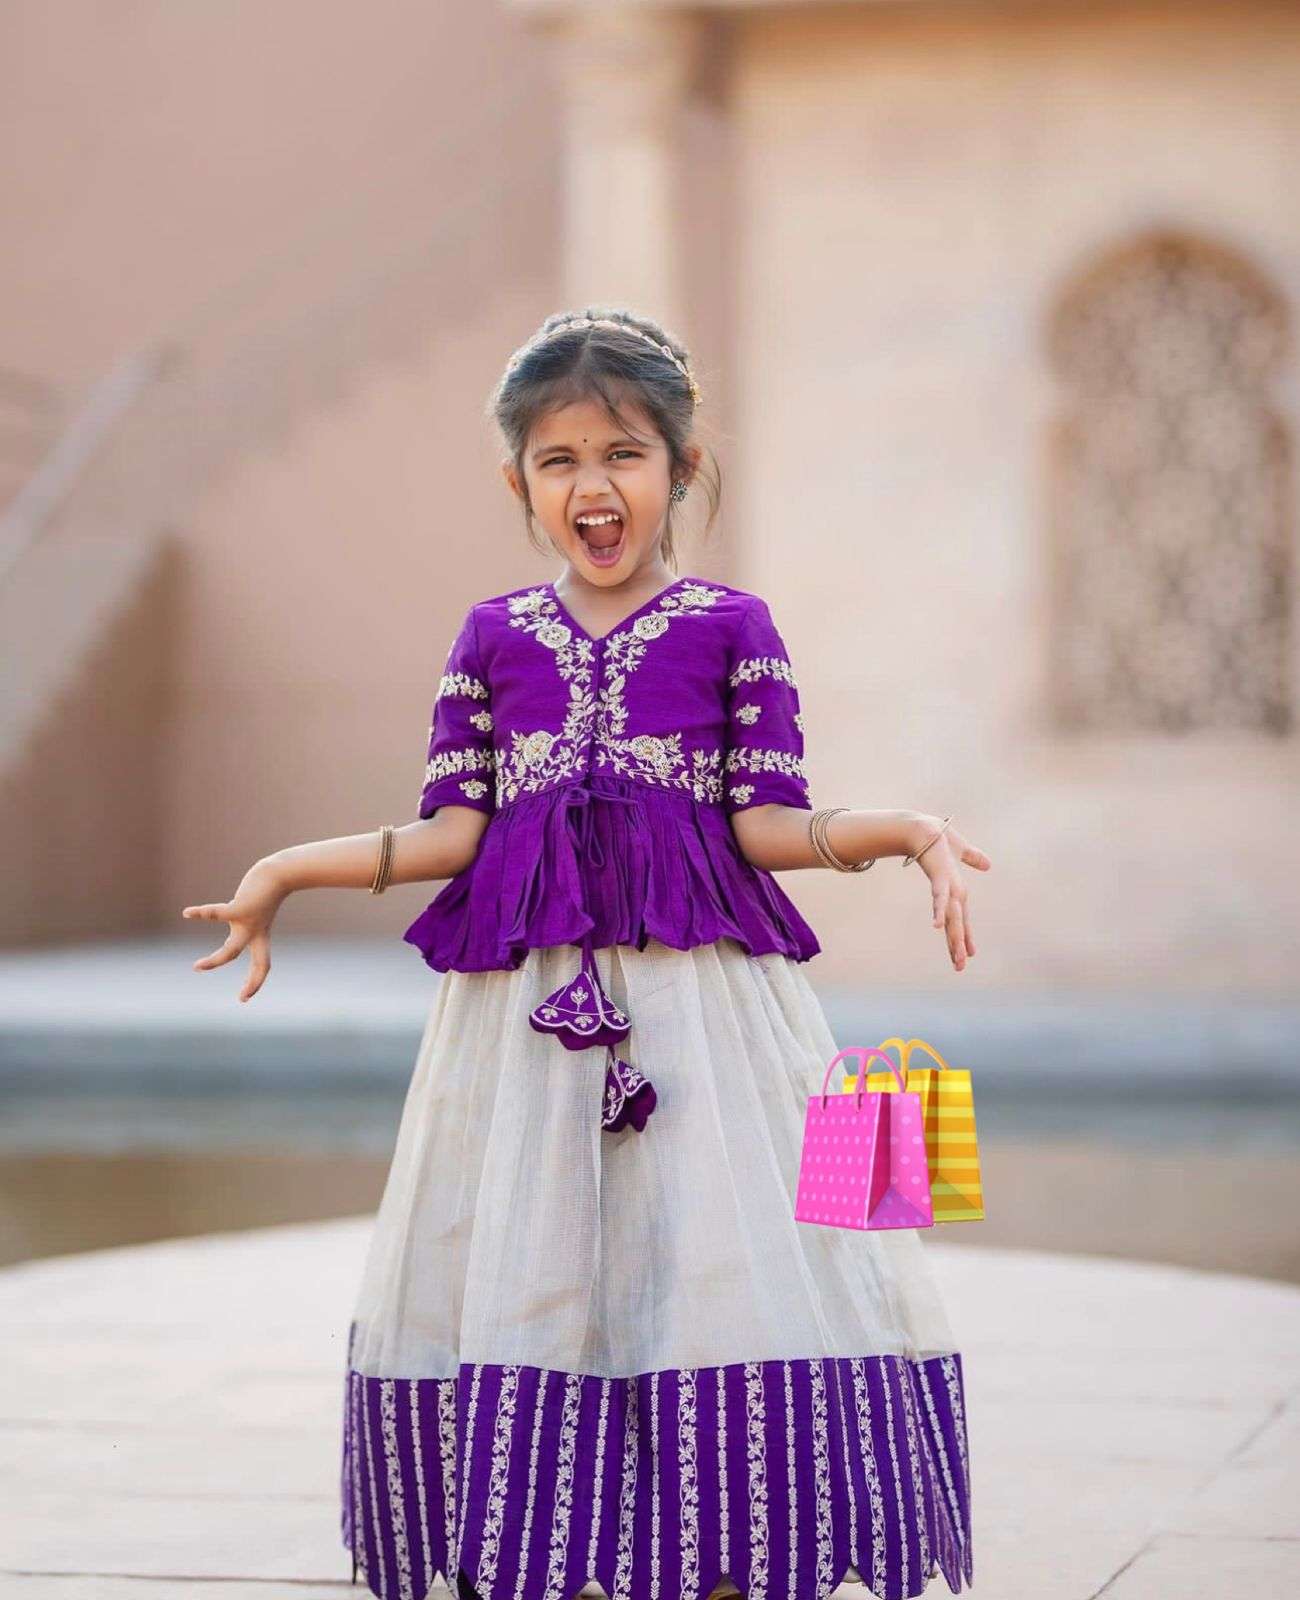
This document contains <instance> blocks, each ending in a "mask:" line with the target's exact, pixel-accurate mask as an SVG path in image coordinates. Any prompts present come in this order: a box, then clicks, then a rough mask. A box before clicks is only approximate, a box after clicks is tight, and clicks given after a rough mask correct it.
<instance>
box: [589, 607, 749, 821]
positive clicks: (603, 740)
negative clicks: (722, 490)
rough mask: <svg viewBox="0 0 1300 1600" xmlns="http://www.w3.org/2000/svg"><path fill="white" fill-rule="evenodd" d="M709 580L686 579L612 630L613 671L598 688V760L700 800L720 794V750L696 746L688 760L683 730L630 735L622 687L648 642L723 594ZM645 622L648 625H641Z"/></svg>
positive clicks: (610, 655)
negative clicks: (642, 612)
mask: <svg viewBox="0 0 1300 1600" xmlns="http://www.w3.org/2000/svg"><path fill="white" fill-rule="evenodd" d="M724 592H725V591H724V590H722V589H710V588H709V587H708V585H707V584H703V583H688V584H685V585H683V586H682V587H681V588H680V589H678V590H677V591H676V592H675V593H673V594H666V595H663V596H661V598H660V600H659V609H658V610H657V611H652V612H649V613H648V614H647V615H646V616H642V617H638V618H637V619H636V621H635V622H633V623H632V625H631V626H630V627H629V628H624V629H620V630H619V631H618V632H617V633H612V634H610V636H609V638H608V640H607V641H606V658H607V659H608V661H609V663H610V665H611V667H612V668H613V676H612V677H611V678H610V679H609V681H608V682H607V683H606V684H605V686H604V687H603V688H602V690H601V692H600V698H599V705H598V719H599V720H598V723H597V729H596V737H597V745H596V762H597V764H598V765H599V766H602V767H603V766H608V767H609V768H610V769H611V770H612V771H613V772H615V773H616V774H618V776H620V777H635V778H640V779H641V780H642V781H643V782H647V783H653V784H658V785H660V786H661V787H663V788H673V789H685V790H687V791H688V792H689V793H690V794H693V795H694V796H695V798H696V799H697V800H714V801H718V800H721V799H722V774H721V766H722V752H721V751H720V750H692V751H691V753H690V760H689V762H688V761H687V757H686V753H685V751H684V750H683V749H682V734H681V732H680V731H677V732H674V733H670V734H648V733H639V734H636V735H634V736H633V737H632V738H630V739H629V738H627V737H626V736H625V735H626V729H627V706H626V705H625V704H624V701H623V691H624V689H625V688H626V686H627V679H628V676H629V675H630V674H631V673H633V672H635V671H636V670H637V668H638V667H639V666H640V665H641V663H642V661H643V660H644V659H645V652H646V645H647V644H648V643H649V641H650V640H651V639H657V638H659V637H660V636H661V635H662V634H664V633H666V632H667V631H668V627H669V624H670V622H672V621H675V620H676V619H677V618H678V617H699V616H703V615H705V614H706V613H707V612H709V611H711V610H712V609H713V607H714V606H715V605H716V604H717V603H718V601H719V600H720V599H721V598H722V596H723V594H724ZM642 624H645V625H646V626H644V627H643V626H642Z"/></svg>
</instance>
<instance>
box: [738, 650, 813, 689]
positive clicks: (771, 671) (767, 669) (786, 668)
mask: <svg viewBox="0 0 1300 1600" xmlns="http://www.w3.org/2000/svg"><path fill="white" fill-rule="evenodd" d="M760 678H775V679H776V680H777V682H778V683H788V684H789V685H790V687H791V688H792V689H797V688H798V687H799V685H798V684H797V683H796V682H795V681H794V670H793V668H792V667H791V666H790V663H789V662H788V661H784V660H782V659H781V657H780V656H746V657H745V659H744V660H743V661H741V662H738V663H737V665H736V669H735V671H734V672H733V673H732V674H731V676H730V677H729V678H728V679H727V682H728V683H729V684H730V685H731V687H732V688H733V689H736V688H738V687H739V686H740V685H741V684H742V683H757V682H758V680H759V679H760Z"/></svg>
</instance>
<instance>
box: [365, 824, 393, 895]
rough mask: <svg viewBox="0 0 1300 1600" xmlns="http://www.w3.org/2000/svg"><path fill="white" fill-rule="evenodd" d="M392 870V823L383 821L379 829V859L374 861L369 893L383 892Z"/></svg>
mask: <svg viewBox="0 0 1300 1600" xmlns="http://www.w3.org/2000/svg"><path fill="white" fill-rule="evenodd" d="M392 871H393V825H392V823H391V822H385V823H384V824H383V826H382V827H381V828H380V830H379V859H378V860H377V861H376V863H375V876H374V878H373V879H372V880H371V884H370V892H371V894H383V892H384V890H385V889H386V888H387V887H388V880H389V877H390V876H391V874H392Z"/></svg>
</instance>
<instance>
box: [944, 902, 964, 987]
mask: <svg viewBox="0 0 1300 1600" xmlns="http://www.w3.org/2000/svg"><path fill="white" fill-rule="evenodd" d="M964 923H965V918H964V916H963V914H962V906H961V901H960V900H958V899H957V897H956V896H955V895H954V896H953V898H952V900H951V901H950V903H949V906H948V924H947V932H948V953H949V955H950V956H951V957H952V964H953V966H954V967H956V969H957V971H958V972H960V971H961V969H962V968H963V967H964V966H965V965H966V935H965V932H964Z"/></svg>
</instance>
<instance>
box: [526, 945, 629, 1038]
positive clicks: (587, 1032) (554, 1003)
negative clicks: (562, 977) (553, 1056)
mask: <svg viewBox="0 0 1300 1600" xmlns="http://www.w3.org/2000/svg"><path fill="white" fill-rule="evenodd" d="M528 1020H529V1022H531V1023H532V1025H533V1027H534V1028H536V1029H537V1031H538V1033H553V1034H554V1035H555V1036H556V1038H557V1039H559V1041H560V1043H561V1044H562V1045H563V1046H564V1048H565V1049H566V1050H586V1049H588V1048H589V1047H590V1046H591V1045H594V1044H603V1045H614V1044H617V1043H618V1042H619V1040H620V1039H625V1038H626V1037H627V1034H628V1030H629V1029H630V1028H631V1026H632V1024H631V1023H630V1022H629V1021H628V1019H627V1017H626V1016H624V1014H623V1013H622V1012H621V1011H620V1010H619V1009H618V1007H617V1006H616V1005H615V1004H614V1002H613V1001H612V1000H611V999H610V998H609V996H608V995H607V994H606V993H605V991H604V990H603V989H602V988H601V986H600V980H599V979H598V978H597V977H596V968H595V965H594V963H591V962H586V961H584V962H583V965H582V970H581V971H580V972H579V973H578V975H577V977H576V978H571V979H570V980H569V982H568V983H565V984H562V985H561V986H560V987H559V988H558V989H557V990H556V991H555V993H554V994H551V995H547V997H546V999H545V1000H543V1001H542V1003H541V1004H540V1005H539V1006H536V1007H534V1009H533V1010H532V1012H530V1014H529V1017H528Z"/></svg>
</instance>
